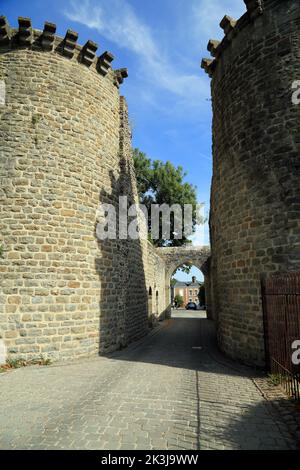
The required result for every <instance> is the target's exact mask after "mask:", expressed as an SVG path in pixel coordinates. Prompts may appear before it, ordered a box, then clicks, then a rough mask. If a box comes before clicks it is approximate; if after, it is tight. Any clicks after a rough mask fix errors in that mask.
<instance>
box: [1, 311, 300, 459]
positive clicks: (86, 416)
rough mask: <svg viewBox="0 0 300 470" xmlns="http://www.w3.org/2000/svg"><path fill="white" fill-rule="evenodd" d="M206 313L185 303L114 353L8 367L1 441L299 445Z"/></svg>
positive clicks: (10, 445)
mask: <svg viewBox="0 0 300 470" xmlns="http://www.w3.org/2000/svg"><path fill="white" fill-rule="evenodd" d="M193 316H194V317H195V318H193ZM201 316H203V314H201V313H200V312H199V313H198V312H197V313H193V314H187V313H186V312H183V313H175V314H173V318H172V320H169V321H167V322H165V323H164V325H163V326H162V327H161V329H160V330H159V331H158V332H155V333H154V334H152V335H151V336H149V337H147V338H146V339H144V340H143V341H141V342H140V343H137V344H135V345H132V346H131V347H130V348H129V349H127V350H124V351H122V352H119V353H115V354H113V355H111V356H110V357H108V358H104V357H100V358H93V359H88V360H84V361H78V362H73V363H71V364H62V365H57V364H55V365H53V366H50V367H30V368H24V369H19V370H16V371H14V372H11V373H6V374H1V375H0V397H1V401H0V449H110V450H115V449H130V450H131V449H143V450H148V449H155V450H162V449H182V450H186V449H200V450H201V449H289V448H291V449H292V448H294V443H293V441H292V440H291V437H290V435H289V434H288V432H287V430H286V428H285V425H284V424H283V423H281V421H280V418H279V417H278V416H277V415H274V414H273V413H272V412H271V408H272V407H270V405H269V404H268V403H267V402H265V400H264V398H263V397H262V396H261V394H260V392H259V391H258V389H257V388H256V386H255V385H254V383H253V382H252V380H251V379H250V378H249V377H248V374H249V371H247V370H243V369H240V368H239V367H237V366H236V365H234V364H231V363H230V362H228V360H226V359H225V358H224V357H223V356H222V355H221V354H219V353H218V351H217V349H216V347H215V344H214V332H213V325H212V323H211V322H210V321H208V320H206V319H204V318H200V317H201Z"/></svg>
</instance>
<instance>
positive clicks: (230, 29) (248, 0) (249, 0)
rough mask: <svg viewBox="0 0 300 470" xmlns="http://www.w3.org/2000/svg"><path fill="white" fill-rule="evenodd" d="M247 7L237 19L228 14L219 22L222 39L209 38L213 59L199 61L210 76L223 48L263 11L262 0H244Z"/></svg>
mask: <svg viewBox="0 0 300 470" xmlns="http://www.w3.org/2000/svg"><path fill="white" fill-rule="evenodd" d="M244 3H245V4H246V7H247V12H246V13H245V14H244V15H243V16H242V17H241V18H240V19H239V20H235V19H234V18H231V17H230V16H228V15H225V16H224V18H223V19H222V20H221V22H220V27H221V28H222V29H223V31H224V35H225V36H224V38H223V39H222V41H218V40H215V39H210V40H209V42H208V45H207V50H208V51H209V52H210V54H211V56H212V57H213V59H208V58H205V59H203V60H202V62H201V68H203V69H204V70H205V72H206V73H207V74H208V75H209V76H210V77H212V76H213V74H214V71H215V69H216V66H217V63H218V59H219V58H220V57H221V55H222V53H223V52H224V50H225V49H227V48H228V47H229V46H230V44H231V43H232V41H233V40H234V39H235V37H236V36H238V34H239V33H240V31H242V30H243V29H244V28H245V27H246V26H247V25H249V24H251V23H253V22H254V21H255V20H256V18H257V17H259V16H261V15H262V14H263V13H264V0H244Z"/></svg>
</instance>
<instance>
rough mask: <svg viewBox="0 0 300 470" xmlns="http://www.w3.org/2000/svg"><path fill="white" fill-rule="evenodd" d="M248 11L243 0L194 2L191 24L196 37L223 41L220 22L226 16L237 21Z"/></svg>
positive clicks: (196, 0) (200, 0)
mask: <svg viewBox="0 0 300 470" xmlns="http://www.w3.org/2000/svg"><path fill="white" fill-rule="evenodd" d="M245 11H246V6H245V4H244V2H243V1H242V0H192V7H191V10H190V12H191V24H192V30H193V32H194V35H195V37H197V38H198V39H199V40H201V41H202V40H204V41H206V43H207V42H208V40H209V39H218V38H219V39H222V37H223V30H222V29H221V28H220V26H219V25H220V22H221V20H222V18H223V17H224V16H225V15H229V16H231V17H233V18H235V19H238V18H240V17H241V16H242V15H243V14H244V13H245Z"/></svg>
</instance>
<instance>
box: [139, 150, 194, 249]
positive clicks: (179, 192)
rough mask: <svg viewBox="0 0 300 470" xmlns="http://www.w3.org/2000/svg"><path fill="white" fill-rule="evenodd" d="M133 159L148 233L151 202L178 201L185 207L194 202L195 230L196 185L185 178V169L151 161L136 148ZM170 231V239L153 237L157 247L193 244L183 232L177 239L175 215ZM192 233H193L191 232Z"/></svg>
mask: <svg viewBox="0 0 300 470" xmlns="http://www.w3.org/2000/svg"><path fill="white" fill-rule="evenodd" d="M133 160H134V166H135V172H136V178H137V185H138V192H139V198H140V202H141V204H144V205H145V206H146V207H147V209H148V214H149V219H148V225H149V233H151V217H150V215H151V205H152V204H159V205H162V204H168V205H169V206H172V205H173V204H179V205H180V206H181V208H182V213H183V209H184V204H191V205H192V207H193V229H195V225H196V205H197V196H196V188H195V187H194V186H193V185H191V184H190V183H187V182H185V181H184V178H185V177H186V173H184V171H183V168H182V167H181V166H178V167H177V168H176V167H175V166H174V165H173V164H172V163H171V162H169V161H168V162H166V163H164V162H162V161H160V160H154V161H152V160H151V159H150V158H148V157H147V155H146V154H145V153H143V152H141V151H140V150H139V149H134V150H133ZM170 222H171V230H170V232H171V234H170V238H169V239H164V238H162V233H161V231H160V237H161V238H159V239H158V240H152V241H153V243H154V244H155V245H156V246H181V245H185V244H187V243H190V241H189V240H188V238H187V237H186V236H185V235H186V234H183V237H182V239H180V240H178V239H176V238H175V233H174V231H175V230H174V227H175V226H174V217H173V215H171V220H170ZM190 235H191V234H190Z"/></svg>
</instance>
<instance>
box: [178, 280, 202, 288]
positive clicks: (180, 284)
mask: <svg viewBox="0 0 300 470" xmlns="http://www.w3.org/2000/svg"><path fill="white" fill-rule="evenodd" d="M202 285H203V282H200V281H196V282H182V281H177V282H176V284H175V285H174V288H175V289H176V287H201V286H202Z"/></svg>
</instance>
